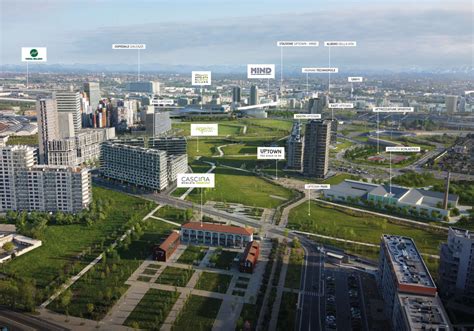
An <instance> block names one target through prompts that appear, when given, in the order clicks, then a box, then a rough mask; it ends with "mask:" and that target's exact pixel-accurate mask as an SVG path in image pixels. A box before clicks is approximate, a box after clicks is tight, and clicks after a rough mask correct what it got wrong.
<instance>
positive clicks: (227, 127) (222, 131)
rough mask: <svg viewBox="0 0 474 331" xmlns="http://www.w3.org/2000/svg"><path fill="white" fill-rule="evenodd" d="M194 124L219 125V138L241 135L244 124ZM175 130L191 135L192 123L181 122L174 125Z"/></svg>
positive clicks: (235, 122)
mask: <svg viewBox="0 0 474 331" xmlns="http://www.w3.org/2000/svg"><path fill="white" fill-rule="evenodd" d="M192 123H193V124H197V123H217V124H219V127H218V134H219V136H228V135H231V136H233V135H239V134H241V133H242V130H243V127H244V125H243V124H240V123H238V121H225V122H222V121H220V122H199V121H197V122H192ZM173 129H177V130H180V134H181V135H184V136H190V135H191V122H180V123H173Z"/></svg>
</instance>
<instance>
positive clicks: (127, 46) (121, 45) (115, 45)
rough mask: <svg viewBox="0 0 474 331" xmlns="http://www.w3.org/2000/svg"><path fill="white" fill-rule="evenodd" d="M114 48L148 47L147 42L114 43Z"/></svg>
mask: <svg viewBox="0 0 474 331" xmlns="http://www.w3.org/2000/svg"><path fill="white" fill-rule="evenodd" d="M112 49H146V44H112Z"/></svg>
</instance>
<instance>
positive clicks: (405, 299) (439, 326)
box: [398, 294, 452, 331]
mask: <svg viewBox="0 0 474 331" xmlns="http://www.w3.org/2000/svg"><path fill="white" fill-rule="evenodd" d="M398 300H400V305H401V307H402V310H403V313H404V315H405V318H406V320H407V322H408V325H409V326H410V330H412V331H418V330H420V331H421V330H423V331H425V330H436V331H442V330H445V331H448V330H452V328H451V325H450V322H449V318H448V316H447V314H446V311H445V310H444V308H443V304H442V303H441V300H440V299H439V297H438V296H435V297H427V296H418V295H406V294H399V295H398Z"/></svg>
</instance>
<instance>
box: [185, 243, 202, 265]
mask: <svg viewBox="0 0 474 331" xmlns="http://www.w3.org/2000/svg"><path fill="white" fill-rule="evenodd" d="M206 251H207V249H206V248H205V247H201V246H193V245H189V246H188V247H187V248H186V250H185V251H184V252H183V254H181V256H180V257H179V259H178V263H185V264H193V263H194V262H196V263H199V262H201V260H202V259H203V258H204V256H205V255H206Z"/></svg>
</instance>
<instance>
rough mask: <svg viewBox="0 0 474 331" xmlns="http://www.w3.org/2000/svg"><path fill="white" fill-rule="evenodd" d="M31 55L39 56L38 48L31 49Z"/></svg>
mask: <svg viewBox="0 0 474 331" xmlns="http://www.w3.org/2000/svg"><path fill="white" fill-rule="evenodd" d="M30 55H31V56H32V57H37V56H38V50H37V49H36V48H33V49H32V50H31V51H30Z"/></svg>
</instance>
